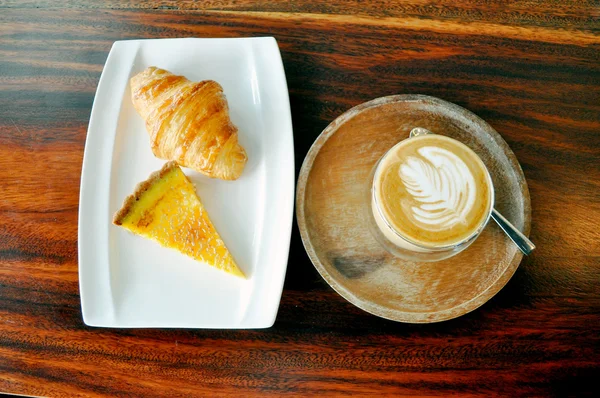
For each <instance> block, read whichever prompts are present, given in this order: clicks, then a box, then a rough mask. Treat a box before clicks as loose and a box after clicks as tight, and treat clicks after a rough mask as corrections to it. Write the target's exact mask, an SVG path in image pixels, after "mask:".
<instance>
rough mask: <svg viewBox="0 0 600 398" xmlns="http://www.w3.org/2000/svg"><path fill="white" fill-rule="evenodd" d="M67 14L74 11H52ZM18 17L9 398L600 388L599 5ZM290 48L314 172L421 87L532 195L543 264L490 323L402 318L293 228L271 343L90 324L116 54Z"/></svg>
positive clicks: (5, 173)
mask: <svg viewBox="0 0 600 398" xmlns="http://www.w3.org/2000/svg"><path fill="white" fill-rule="evenodd" d="M56 3H59V4H60V8H59V9H56V8H53V7H55V6H56ZM351 3H352V4H349V3H347V2H345V1H341V0H331V1H328V2H325V3H319V2H317V1H297V2H284V3H279V2H277V1H266V2H258V1H257V2H254V1H246V0H241V1H235V2H234V1H232V2H228V1H207V2H204V3H203V6H205V7H206V9H205V10H201V9H200V8H199V7H200V4H195V3H193V2H190V1H181V2H174V1H166V0H165V1H149V2H141V1H135V0H130V1H128V2H124V3H119V2H117V1H111V0H104V1H92V0H81V1H76V0H71V1H64V2H52V1H43V0H30V1H22V2H16V1H12V0H8V1H6V0H4V1H0V7H1V8H0V390H3V391H9V392H14V393H21V394H32V395H49V396H74V395H85V396H91V395H106V396H118V395H128V394H133V395H138V396H154V395H165V396H166V395H177V396H189V395H193V394H198V395H205V396H220V395H229V394H231V395H234V396H250V395H273V396H280V395H284V394H289V395H313V394H321V395H335V394H340V395H341V394H348V393H356V394H359V395H375V394H377V395H383V396H385V395H399V394H419V395H449V394H454V393H460V394H468V395H482V396H489V395H495V394H499V395H506V396H539V395H567V394H582V393H589V394H593V393H595V392H598V387H597V386H598V380H597V378H598V375H599V371H600V233H599V232H598V230H599V226H600V4H599V3H598V2H597V1H565V2H557V1H550V0H548V1H539V0H529V1H516V2H512V3H511V4H510V5H506V4H504V2H503V1H486V2H477V1H474V0H462V1H458V0H443V1H435V2H434V1H429V0H407V1H403V2H395V1H384V0H381V1H375V0H373V1H368V2H365V3H362V2H360V4H359V2H358V1H353V2H351ZM187 36H194V37H241V36H274V37H275V38H276V39H277V41H278V42H279V46H280V48H281V51H282V56H283V61H284V65H285V69H286V73H287V79H288V85H289V89H290V100H291V105H292V113H293V121H294V130H295V131H294V135H295V147H296V166H297V169H298V168H299V167H300V165H301V162H302V159H303V158H304V155H305V154H306V152H307V151H308V148H309V146H310V145H311V143H312V142H313V140H314V139H315V138H316V137H317V135H318V134H319V133H320V132H321V130H322V129H323V128H324V127H325V126H326V125H327V124H328V123H329V122H330V121H331V120H333V119H334V118H335V117H336V116H338V115H339V114H341V113H342V112H343V111H345V110H347V109H348V108H350V107H352V106H354V105H356V104H359V103H361V102H363V101H366V100H369V99H372V98H375V97H379V96H384V95H389V94H398V93H422V94H429V95H433V96H437V97H440V98H442V99H445V100H448V101H451V102H454V103H457V104H459V105H461V106H463V107H466V108H468V109H470V110H472V111H473V112H475V113H476V114H478V115H479V116H481V117H482V118H484V119H486V120H487V121H488V122H489V123H490V124H491V125H492V126H493V127H494V128H495V129H496V130H497V131H498V132H499V133H500V134H501V135H502V136H503V137H504V139H505V140H506V141H507V142H508V143H509V145H510V146H511V147H512V149H513V150H514V152H515V154H516V156H517V158H518V159H519V160H520V162H521V165H522V166H523V170H524V172H525V176H526V177H527V179H528V182H529V189H530V191H531V199H532V206H533V223H532V233H531V238H532V240H533V241H534V242H535V243H536V244H537V246H538V249H537V250H536V252H535V253H534V254H533V255H532V256H530V257H528V258H526V259H525V260H524V261H523V262H522V263H521V266H520V268H519V269H518V270H517V273H516V274H515V276H514V277H513V278H512V280H511V281H510V282H509V283H508V285H507V286H506V287H505V288H504V289H503V290H502V291H501V292H500V293H499V294H498V295H497V296H496V297H494V298H493V299H492V300H491V301H489V302H488V303H487V304H485V305H484V306H483V307H481V308H479V309H478V310H476V311H474V312H472V313H470V314H468V315H466V316H463V317H461V318H459V319H455V320H452V321H448V322H443V323H440V324H432V325H410V324H400V323H394V322H390V321H386V320H383V319H379V318H376V317H374V316H371V315H369V314H367V313H365V312H363V311H361V310H359V309H358V308H355V307H353V306H352V305H351V304H349V303H347V302H346V301H345V300H344V299H343V298H341V297H340V296H339V295H337V294H336V293H335V292H334V291H333V290H332V289H331V288H329V287H328V285H326V283H325V282H324V281H323V279H322V278H321V277H320V276H319V275H318V273H317V272H316V271H315V269H314V268H313V266H312V265H311V263H310V261H309V259H308V257H307V255H306V253H305V251H304V249H303V246H302V243H301V241H300V238H299V234H298V232H297V229H296V228H294V232H293V237H292V246H291V251H290V259H289V265H288V272H287V278H286V282H285V288H284V292H283V296H282V299H281V306H280V309H279V315H278V317H277V321H276V323H275V325H274V326H273V327H272V328H270V329H266V330H239V331H223V330H152V329H151V330H110V329H97V328H90V327H86V326H85V325H84V324H83V322H82V318H81V309H80V303H79V288H78V276H77V217H78V198H79V179H80V172H81V164H82V157H83V147H84V143H85V138H86V128H87V124H88V120H89V115H90V109H91V106H92V100H93V98H94V93H95V90H96V86H97V84H98V79H99V77H100V73H101V71H102V67H103V64H104V62H105V60H106V56H107V53H108V51H109V49H110V47H111V45H112V42H113V41H115V40H123V39H137V38H159V37H187ZM594 390H596V391H594Z"/></svg>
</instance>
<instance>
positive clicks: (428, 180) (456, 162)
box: [398, 146, 475, 231]
mask: <svg viewBox="0 0 600 398" xmlns="http://www.w3.org/2000/svg"><path fill="white" fill-rule="evenodd" d="M417 153H418V154H419V155H420V157H416V156H415V157H413V156H410V157H408V158H407V159H406V161H405V162H404V163H402V164H401V166H400V167H399V171H398V173H399V176H400V179H401V180H402V182H403V183H404V186H405V188H406V191H407V192H408V193H409V194H410V195H411V196H412V197H407V198H406V199H405V202H406V206H407V207H408V211H407V212H406V213H407V215H408V216H409V217H411V218H412V220H413V222H414V223H415V224H419V225H420V226H421V228H423V229H426V230H428V231H439V230H442V229H446V228H449V227H452V226H453V225H455V224H458V223H462V224H464V225H466V224H467V223H468V214H469V212H470V211H471V209H472V208H473V205H474V203H475V180H474V178H473V175H472V174H471V172H470V171H469V168H468V167H467V165H466V164H465V162H463V161H462V160H461V159H460V158H459V157H458V156H456V155H455V154H453V153H452V152H450V151H447V150H445V149H442V148H438V147H432V146H427V147H423V148H420V149H419V150H417Z"/></svg>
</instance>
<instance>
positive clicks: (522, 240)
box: [492, 209, 535, 255]
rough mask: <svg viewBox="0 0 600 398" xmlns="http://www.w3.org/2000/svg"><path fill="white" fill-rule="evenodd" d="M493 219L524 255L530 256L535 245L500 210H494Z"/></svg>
mask: <svg viewBox="0 0 600 398" xmlns="http://www.w3.org/2000/svg"><path fill="white" fill-rule="evenodd" d="M492 218H493V219H494V221H496V223H498V225H499V226H500V228H502V230H503V231H504V232H505V233H506V235H508V237H509V238H510V239H511V240H512V241H513V242H515V244H516V245H517V247H518V248H519V249H520V250H521V251H522V252H523V254H525V255H528V254H530V253H531V252H532V251H533V249H535V245H534V244H533V242H532V241H530V240H529V239H528V238H527V237H526V236H525V235H523V234H522V233H521V231H519V230H518V229H517V228H516V227H515V226H514V225H512V224H511V223H510V222H509V221H508V220H507V219H506V218H504V216H502V214H500V213H498V210H496V209H492Z"/></svg>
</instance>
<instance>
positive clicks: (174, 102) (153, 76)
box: [130, 66, 247, 180]
mask: <svg viewBox="0 0 600 398" xmlns="http://www.w3.org/2000/svg"><path fill="white" fill-rule="evenodd" d="M130 84H131V98H132V102H133V106H134V107H135V109H136V111H137V112H138V113H139V114H140V116H141V117H142V118H143V119H144V120H145V121H146V130H147V131H148V134H149V135H150V144H151V147H152V152H153V153H154V155H155V156H156V157H158V158H161V159H166V160H174V161H176V162H177V163H179V164H180V165H181V166H184V167H189V168H191V169H193V170H196V171H198V172H200V173H203V174H205V175H207V176H209V177H214V178H221V179H224V180H235V179H237V178H238V177H239V176H240V175H241V174H242V171H243V169H244V166H245V164H246V161H247V156H246V151H245V150H244V148H242V146H241V145H240V144H239V143H238V130H237V128H236V127H235V126H234V125H233V123H231V120H230V119H229V107H228V105H227V100H226V98H225V95H224V94H223V88H222V87H221V85H219V83H217V82H215V81H212V80H205V81H201V82H192V81H190V80H188V79H186V78H185V77H184V76H177V75H174V74H172V73H171V72H169V71H166V70H164V69H160V68H156V67H153V66H152V67H149V68H147V69H145V70H144V71H142V72H141V73H139V74H137V75H135V76H134V77H132V78H131V81H130Z"/></svg>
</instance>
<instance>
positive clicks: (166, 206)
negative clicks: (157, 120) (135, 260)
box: [113, 162, 245, 278]
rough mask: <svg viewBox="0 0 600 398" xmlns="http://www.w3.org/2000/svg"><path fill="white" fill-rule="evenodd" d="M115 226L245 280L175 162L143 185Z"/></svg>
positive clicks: (127, 202) (135, 193)
mask: <svg viewBox="0 0 600 398" xmlns="http://www.w3.org/2000/svg"><path fill="white" fill-rule="evenodd" d="M113 223H114V224H115V225H120V226H121V227H123V228H125V229H128V230H129V231H131V232H133V233H134V234H138V235H141V236H143V237H146V238H149V239H152V240H155V241H156V242H158V243H160V244H161V245H163V246H164V247H168V248H172V249H176V250H179V251H180V252H181V253H183V254H186V255H188V256H190V257H192V258H194V259H196V260H199V261H202V262H205V263H207V264H209V265H212V266H213V267H216V268H218V269H220V270H223V271H225V272H228V273H230V274H233V275H236V276H239V277H242V278H244V277H245V276H244V274H243V273H242V271H241V270H240V269H239V268H238V266H237V265H236V263H235V261H234V260H233V257H231V254H230V253H229V250H227V247H225V243H223V240H221V237H220V236H219V234H218V233H217V230H216V229H215V227H214V226H213V224H212V222H211V221H210V219H209V218H208V214H207V212H206V210H205V209H204V206H203V205H202V202H200V198H199V197H198V195H196V190H195V189H194V186H193V185H192V183H191V182H190V180H188V178H187V177H186V175H185V174H184V173H183V171H181V169H180V168H179V166H178V165H177V163H175V162H168V163H166V164H165V165H164V166H163V168H162V169H161V170H159V171H157V172H155V173H153V174H152V175H150V178H148V179H147V180H146V181H143V182H141V183H139V184H138V186H137V187H136V189H135V192H134V193H133V195H130V196H128V197H127V198H126V199H125V202H124V203H123V207H122V208H121V210H119V211H118V212H117V213H116V214H115V216H114V218H113Z"/></svg>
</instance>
